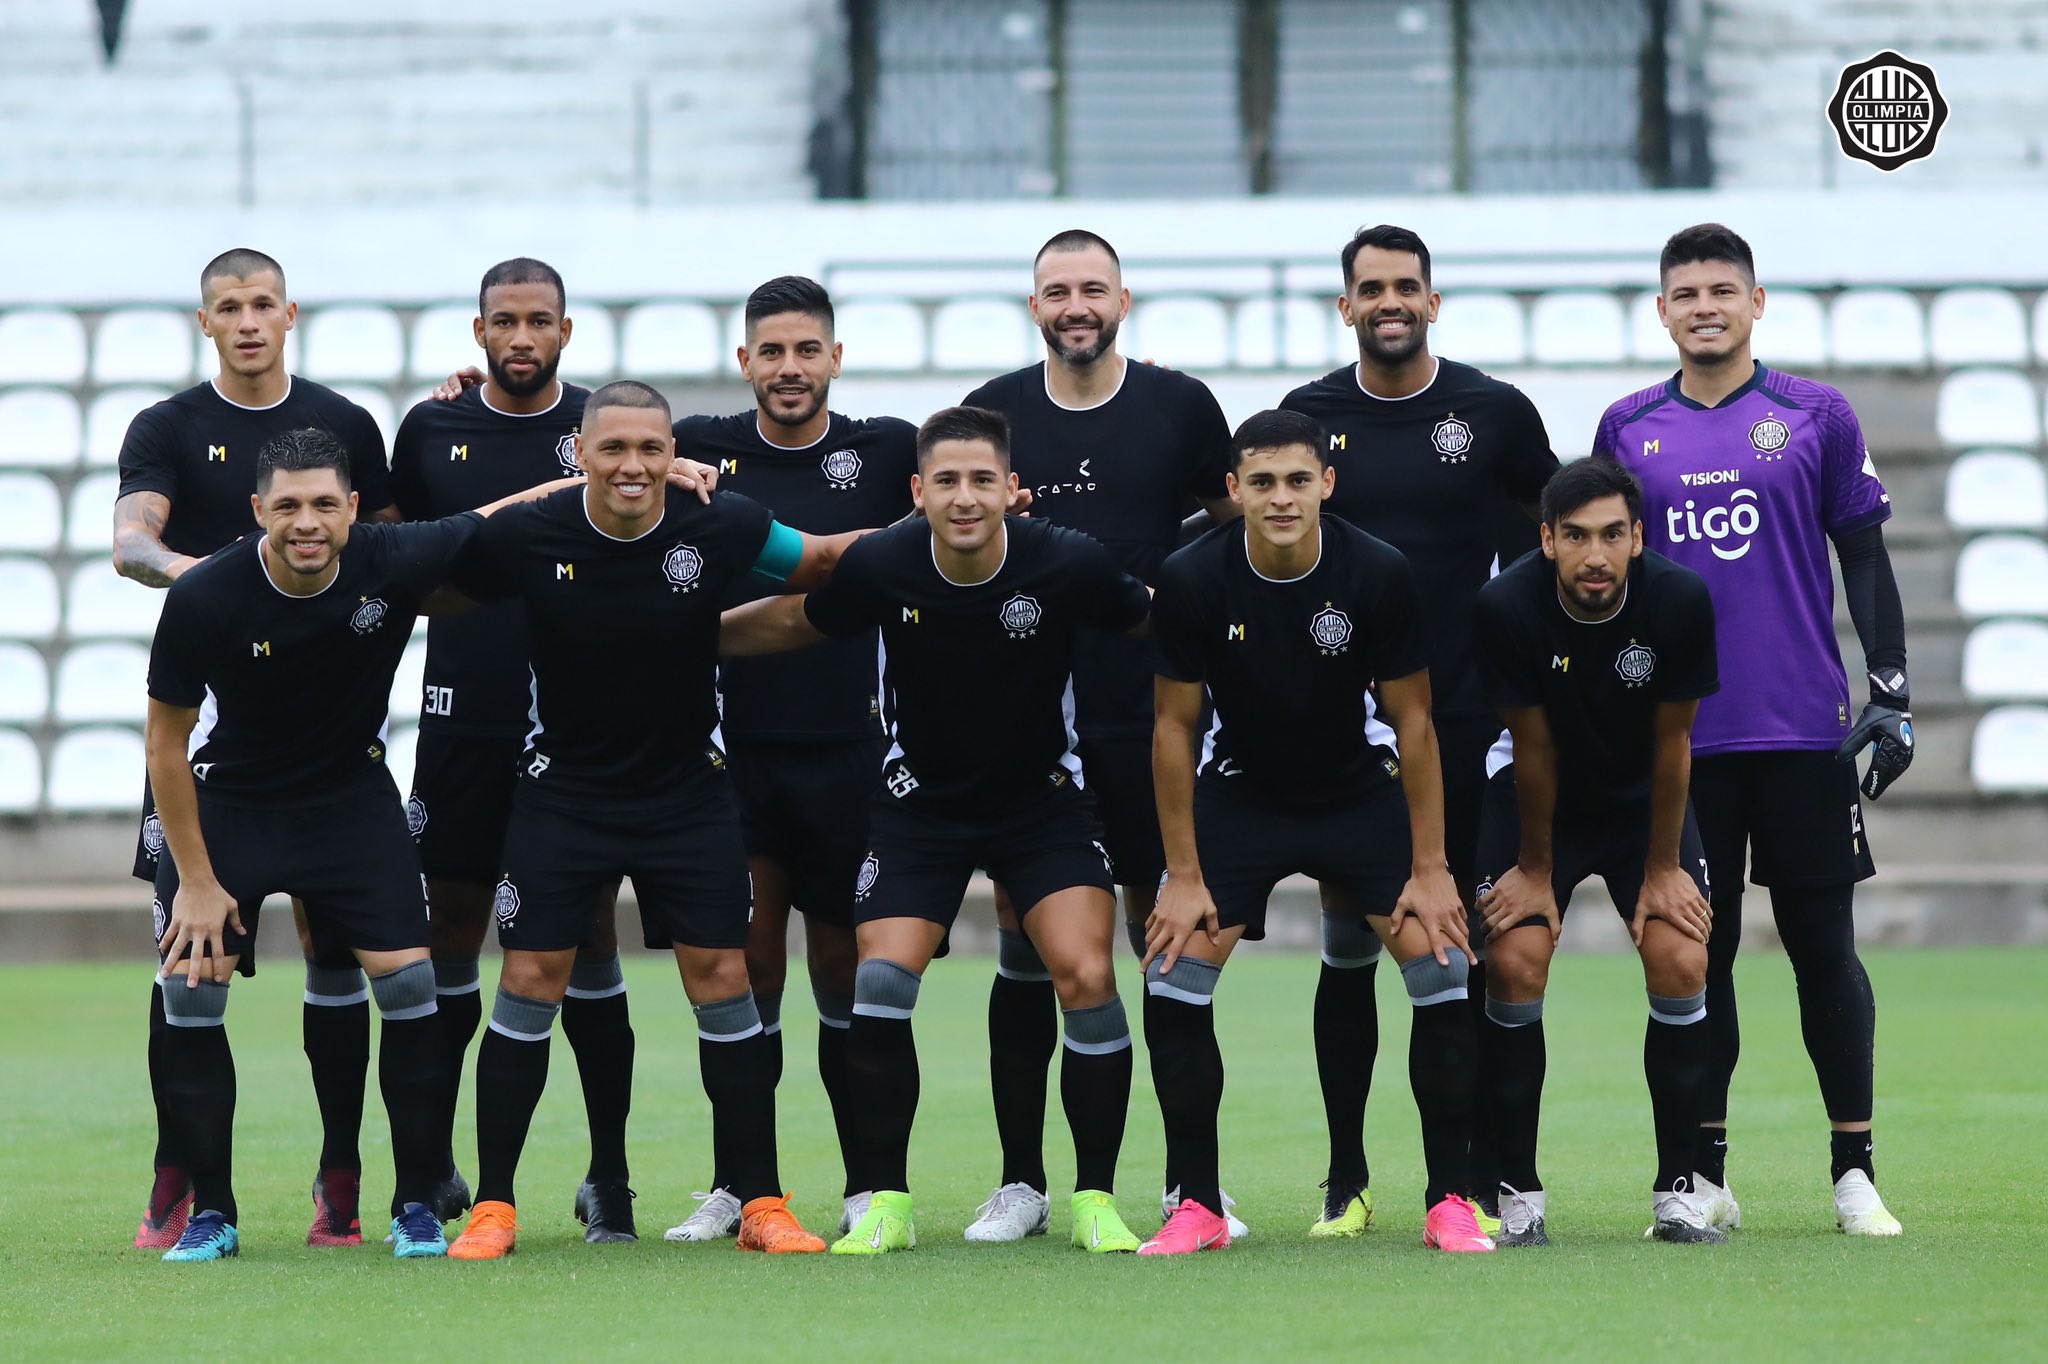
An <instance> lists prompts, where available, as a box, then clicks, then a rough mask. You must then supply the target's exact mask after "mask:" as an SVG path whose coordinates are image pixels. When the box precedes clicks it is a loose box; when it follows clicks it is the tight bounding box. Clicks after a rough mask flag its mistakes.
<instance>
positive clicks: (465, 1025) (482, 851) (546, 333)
mask: <svg viewBox="0 0 2048 1364" xmlns="http://www.w3.org/2000/svg"><path fill="white" fill-rule="evenodd" d="M567 307H568V300H567V295H566V292H565V290H564V289H563V286H562V277H561V275H560V274H558V273H557V272H556V271H555V270H554V269H553V268H552V267H551V266H549V265H547V264H545V263H544V262H542V261H537V260H532V259H529V258H527V257H519V258H516V259H513V260H506V261H500V262H499V263H498V264H496V265H493V266H492V267H491V268H490V269H489V270H488V271H486V272H485V274H484V277H483V283H482V285H481V286H480V288H479V290H478V298H477V317H476V321H475V323H474V324H473V325H474V330H475V336H476V341H477V344H478V345H479V346H481V347H482V348H483V351H484V355H485V359H486V365H487V367H488V369H489V378H488V379H487V380H486V382H484V383H483V384H482V385H480V386H477V387H472V388H468V389H465V390H463V391H462V392H461V395H460V396H459V397H457V398H455V399H454V400H453V401H450V402H440V401H434V400H431V399H430V400H428V401H425V402H421V403H419V404H417V405H416V406H415V407H414V408H413V409H412V410H411V411H410V412H408V413H406V415H405V420H404V421H403V422H401V423H400V424H399V427H398V435H397V438H396V439H394V440H393V442H392V446H391V493H392V496H393V497H394V498H395V499H396V500H397V503H398V509H399V510H400V511H401V512H402V513H404V515H405V517H406V519H407V520H412V521H417V520H426V519H432V518H434V517H440V516H448V515H451V514H453V513H454V512H456V511H459V510H461V509H463V508H465V507H473V506H476V505H478V504H479V503H481V502H485V501H489V500H491V499H493V498H496V497H502V496H505V495H506V494H508V493H511V492H513V491H516V490H518V489H522V488H529V487H532V486H534V485H535V484H538V483H542V482H545V481H547V480H549V479H557V478H562V477H564V476H569V475H574V474H576V473H577V466H576V435H575V433H576V428H577V425H578V424H579V423H580V422H581V421H582V419H583V403H584V400H585V399H586V398H588V397H589V396H590V393H589V390H587V389H583V388H578V387H576V386H575V385H573V384H565V383H563V382H561V380H560V379H558V378H557V377H556V370H557V368H558V367H559V365H560V363H561V353H562V347H563V346H565V345H567V344H568V343H569V341H570V339H571V336H572V335H573V333H574V330H575V326H574V322H573V320H572V319H571V318H570V317H569V316H568V314H567ZM530 701H531V696H530V693H529V690H528V673H527V662H526V626H525V621H524V618H523V617H522V616H521V614H520V609H519V606H518V604H517V603H514V602H500V603H496V604H494V605H491V606H488V607H485V608H483V609H480V610H477V611H473V612H469V613H467V614H463V615H450V616H439V617H437V618H435V619H434V620H433V622H432V623H431V624H430V626H429V627H428V633H427V667H426V679H425V693H424V697H423V704H422V705H421V707H420V743H419V756H418V760H417V764H416V766H415V768H414V773H413V786H412V793H411V797H410V799H408V800H407V802H406V819H407V822H408V824H409V825H410V827H411V828H412V832H413V837H414V839H415V840H416V841H417V842H418V844H419V849H420V865H421V867H422V869H423V870H424V871H425V872H426V875H427V896H428V900H429V901H430V903H431V904H432V905H433V909H434V916H433V917H434V983H435V989H436V991H437V993H438V995H439V997H440V1002H441V1020H442V1036H443V1038H444V1040H445V1041H446V1042H447V1045H448V1068H447V1077H448V1088H447V1092H446V1096H445V1101H444V1103H445V1107H446V1110H447V1119H448V1122H449V1124H450V1127H451V1129H452V1126H453V1123H454V1115H455V1101H456V1096H457V1093H458V1092H459V1090H460V1088H461V1083H462V1070H463V1061H464V1058H465V1056H466V1054H467V1052H468V1050H469V1043H470V1039H471V1038H473V1037H474V1036H476V1030H477V1027H478V1025H479V1024H480V1022H481V1021H482V1012H483V1009H482V995H481V992H480V989H479V980H478V969H477V959H478V954H479V952H480V951H481V950H482V947H483V940H484V930H485V928H486V927H488V926H489V924H490V922H491V888H492V885H493V883H495V882H496V880H497V878H498V873H499V871H500V870H501V858H502V854H503V852H504V847H505V824H506V821H507V820H508V819H509V818H510V817H511V813H512V790H513V786H514V784H515V783H516V781H517V779H518V774H519V754H520V752H521V750H522V749H523V748H524V747H525V741H526V731H527V730H528V729H529V728H531V727H532V722H531V720H530V719H529V717H528V706H529V704H530ZM616 890H617V887H616V886H612V887H606V888H604V889H603V890H601V891H600V892H599V896H598V902H597V908H596V913H595V918H594V921H593V929H592V934H591V937H590V938H589V939H588V940H586V941H585V942H583V943H582V944H580V945H579V947H578V950H577V958H576V965H575V967H574V969H573V970H572V971H571V973H570V980H569V986H568V990H567V993H566V995H565V997H564V998H563V1001H562V1032H563V1034H564V1035H565V1036H567V1037H568V1039H569V1045H570V1047H571V1048H572V1049H573V1050H574V1051H575V1053H576V1068H577V1072H578V1074H579V1075H580V1077H581V1079H582V1081H583V1100H584V1109H585V1111H586V1113H587V1114H588V1117H589V1126H590V1164H589V1167H588V1171H587V1173H586V1174H585V1176H584V1181H583V1184H582V1185H581V1187H579V1188H578V1190H577V1192H576V1200H575V1209H576V1216H577V1218H578V1219H579V1220H580V1221H582V1222H583V1223H584V1225H585V1227H586V1229H587V1230H586V1233H585V1239H586V1240H590V1241H631V1240H634V1239H635V1238H636V1230H635V1227H634V1221H633V1204H632V1194H631V1192H630V1190H629V1188H628V1185H627V1178H628V1171H627V1164H626V1117H627V1113H628V1111H629V1109H630V1107H631V1103H632V1084H633V1027H632V1021H631V1017H630V1014H629V1012H628V1009H627V1003H626V981H625V976H624V974H623V973H622V972H621V970H620V967H619V951H618V935H617V932H616V930H615V929H614V927H613V922H612V916H613V909H614V904H615V894H616ZM468 1206H469V1189H468V1186H467V1184H466V1183H465V1182H464V1181H463V1179H462V1177H461V1175H460V1174H458V1173H456V1171H455V1169H454V1162H453V1159H452V1156H451V1159H450V1162H449V1169H448V1171H447V1174H446V1177H445V1178H444V1181H443V1184H442V1189H441V1192H440V1194H439V1195H438V1197H437V1209H436V1210H437V1211H438V1212H439V1213H440V1215H441V1217H442V1219H443V1220H444V1221H452V1220H453V1219H454V1218H456V1217H457V1216H459V1215H460V1214H461V1213H462V1211H463V1209H465V1208H467V1207H468Z"/></svg>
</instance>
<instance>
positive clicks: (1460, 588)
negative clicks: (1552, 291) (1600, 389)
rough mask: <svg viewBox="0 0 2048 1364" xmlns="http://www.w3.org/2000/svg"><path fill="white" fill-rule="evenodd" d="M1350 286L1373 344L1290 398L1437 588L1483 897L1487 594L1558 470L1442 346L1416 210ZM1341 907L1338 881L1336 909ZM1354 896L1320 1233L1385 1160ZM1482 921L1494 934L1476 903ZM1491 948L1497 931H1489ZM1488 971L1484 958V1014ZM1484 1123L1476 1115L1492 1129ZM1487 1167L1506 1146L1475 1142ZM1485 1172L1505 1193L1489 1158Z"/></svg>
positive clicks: (1326, 973)
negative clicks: (1377, 1149) (1505, 524)
mask: <svg viewBox="0 0 2048 1364" xmlns="http://www.w3.org/2000/svg"><path fill="white" fill-rule="evenodd" d="M1338 259H1339V264H1340V265H1341V266H1342V269H1343V273H1344V294H1343V296H1342V297H1341V298H1339V299H1338V300H1337V312H1338V315H1339V316H1340V317H1342V318H1343V319H1344V324H1345V325H1346V326H1348V327H1350V328H1351V329H1352V330H1353V331H1354V332H1355V333H1356V334H1357V337H1358V361H1357V363H1356V364H1350V365H1345V366H1344V367H1343V368H1341V369H1337V370H1333V371H1331V372H1330V373H1329V374H1326V375H1324V376H1323V377H1322V378H1320V379H1318V380H1316V381H1315V382H1314V383H1311V384H1304V385H1303V386H1302V387H1300V388H1297V389H1295V390H1294V391H1293V392H1292V393H1289V394H1288V395H1287V396H1286V398H1284V399H1282V400H1281V403H1280V406H1281V407H1283V408H1286V409H1288V410H1290V411H1295V412H1301V413H1305V414H1306V415H1308V416H1310V417H1312V418H1314V419H1315V420H1316V421H1317V422H1319V423H1320V424H1321V425H1322V427H1323V429H1324V430H1325V432H1327V433H1328V443H1329V450H1328V453H1329V456H1330V459H1331V462H1332V465H1333V467H1335V468H1336V469H1337V470H1338V471H1339V473H1340V474H1341V475H1342V478H1341V479H1340V480H1339V482H1338V484H1337V491H1336V493H1335V495H1334V497H1333V498H1332V500H1331V503H1330V505H1329V508H1328V510H1329V511H1330V513H1331V514H1332V515H1335V516H1341V517H1343V518H1344V519H1345V520H1346V521H1349V522H1351V523H1352V524H1353V525H1355V526H1357V527H1359V528H1360V529H1361V530H1364V531H1366V532H1368V533H1370V534H1372V535H1375V536H1378V537H1379V538H1380V539H1382V540H1385V541H1386V542H1387V543H1388V544H1390V545H1392V546H1393V547H1394V548H1396V549H1398V550H1400V551H1401V553H1402V554H1403V555H1405V556H1406V557H1407V559H1408V562H1409V563H1410V564H1411V565H1413V566H1414V569H1415V580H1416V583H1417V585H1418V586H1419V587H1420V589H1421V591H1422V593H1423V620H1424V622H1425V629H1426V630H1427V632H1428V637H1429V656H1428V663H1429V674H1430V677H1431V679H1432V680H1433V682H1434V686H1435V690H1434V695H1435V702H1434V705H1435V721H1436V735H1437V742H1438V745H1439V747H1440V749H1441V751H1442V753H1443V769H1444V770H1443V788H1444V847H1445V851H1446V853H1447V854H1448V855H1449V858H1450V864H1451V876H1452V878H1453V879H1454V880H1455V881H1456V882H1457V885H1458V890H1459V893H1460V894H1462V895H1463V896H1464V897H1465V903H1466V904H1467V905H1470V904H1471V903H1472V895H1473V886H1474V879H1473V871H1472V864H1473V855H1474V853H1475V851H1476V849H1477V844H1478V837H1479V807H1480V797H1481V794H1482V792H1483V791H1484V789H1485V783H1486V750H1487V749H1488V748H1489V747H1491V746H1492V744H1493V741H1494V740H1495V739H1496V738H1497V737H1498V736H1499V734H1500V720H1499V717H1498V716H1496V715H1495V714H1494V712H1493V710H1492V708H1491V707H1489V706H1488V705H1487V704H1486V698H1485V696H1484V695H1483V694H1482V693H1481V691H1480V689H1479V683H1478V677H1477V674H1476V672H1475V671H1474V669H1473V666H1472V643H1471V617H1472V601H1473V598H1474V597H1475V596H1477V595H1478V592H1479V588H1480V585H1481V584H1482V583H1484V582H1485V581H1486V579H1487V577H1488V576H1489V574H1491V572H1492V571H1493V568H1494V558H1495V546H1496V543H1497V542H1498V540H1499V535H1498V528H1499V526H1500V523H1501V521H1502V520H1503V514H1504V512H1505V509H1506V508H1507V507H1509V506H1510V505H1518V506H1520V507H1522V508H1524V509H1525V510H1526V513H1527V518H1528V519H1529V520H1531V521H1533V520H1534V518H1535V515H1536V503H1537V499H1538V498H1539V497H1541V496H1542V492H1543V485H1544V483H1545V482H1546V481H1547V480H1548V479H1549V478H1550V476H1551V474H1553V473H1554V472H1556V470H1557V457H1556V456H1555V455H1554V454H1552V453H1551V450H1550V437H1549V435H1548V434H1547V433H1546V432H1545V431H1544V429H1543V418H1542V417H1541V416H1539V415H1538V414H1537V411H1536V407H1535V405H1534V404H1533V403H1531V402H1530V401H1529V399H1528V398H1527V397H1526V396H1524V395H1523V393H1522V391H1521V390H1520V389H1517V388H1516V387H1514V386H1513V385H1512V384H1508V383H1503V382H1502V381H1501V380H1499V379H1495V378H1492V377H1490V376H1488V375H1486V374H1482V373H1481V372H1480V371H1478V370H1476V369H1473V368H1472V367H1471V366H1469V365H1461V364H1459V363H1457V362H1456V361H1455V360H1446V359H1442V358H1441V357H1438V356H1436V355H1433V354H1431V353H1430V349H1429V327H1430V324H1431V323H1433V322H1435V321H1436V318H1437V311H1438V309H1439V308H1440V307H1441V306H1442V298H1441V296H1440V295H1439V294H1437V293H1436V292H1435V290H1434V289H1433V288H1432V287H1431V285H1430V258H1429V247H1428V246H1426V245H1425V244H1424V243H1423V241H1422V239H1421V238H1420V237H1419V236H1417V235H1416V234H1415V233H1414V232H1411V231H1409V230H1408V229H1407V228H1405V227H1393V226H1389V225H1386V224H1381V225H1379V226H1377V227H1364V228H1360V229H1359V230H1358V231H1357V232H1356V233H1354V234H1352V237H1351V240H1350V241H1348V242H1346V243H1345V244H1344V249H1343V250H1342V251H1341V252H1340V253H1339V258H1338ZM1333 907H1335V908H1340V909H1341V908H1345V907H1343V906H1336V905H1334V902H1333V900H1332V897H1331V896H1330V895H1329V894H1328V893H1327V891H1326V893H1325V895H1324V908H1325V909H1326V910H1329V909H1332V908H1333ZM1349 908H1350V909H1352V910H1353V911H1354V912H1351V913H1349V914H1343V913H1339V914H1332V915H1329V916H1328V917H1326V918H1325V919H1324V921H1323V972H1322V976H1321V978H1320V979H1319V980H1318V981H1317V985H1316V1005H1315V1020H1316V1021H1315V1029H1316V1069H1317V1071H1318V1073H1319V1074H1320V1076H1321V1078H1322V1085H1323V1103H1324V1108H1325V1111H1326V1112H1327V1113H1328V1115H1329V1119H1330V1124H1331V1126H1330V1144H1331V1149H1332V1151H1333V1152H1339V1153H1340V1155H1339V1156H1338V1158H1336V1159H1333V1161H1332V1163H1331V1167H1330V1180H1329V1186H1328V1189H1327V1193H1326V1196H1325V1199H1324V1207H1323V1216H1322V1218H1321V1220H1320V1221H1319V1222H1318V1223H1317V1224H1316V1226H1315V1227H1313V1228H1311V1231H1312V1232H1314V1233H1318V1234H1322V1235H1333V1234H1334V1235H1357V1234H1358V1233H1359V1232H1360V1231H1362V1230H1364V1228H1365V1226H1366V1224H1367V1223H1369V1222H1370V1221H1371V1220H1372V1194H1371V1190H1370V1188H1369V1187H1368V1186H1369V1184H1370V1182H1371V1180H1370V1172H1369V1168H1368V1166H1367V1164H1366V1159H1365V1147H1364V1144H1363V1140H1362V1133H1361V1131H1360V1122H1361V1118H1362V1115H1363V1114H1364V1112H1365V1100H1366V1094H1367V1092H1368V1091H1369V1090H1370V1088H1371V1085H1372V1065H1373V1058H1374V1056H1375V1054H1376V1053H1377V1052H1378V1050H1379V1019H1378V1015H1377V1013H1376V1011H1375V1006H1374V1003H1373V972H1374V969H1375V966H1376V964H1377V962H1378V958H1379V947H1378V945H1377V943H1376V941H1375V940H1374V938H1373V937H1372V935H1370V934H1368V933H1365V932H1362V931H1361V930H1360V929H1359V928H1358V927H1357V922H1358V916H1357V914H1356V913H1355V908H1356V907H1355V906H1352V907H1349ZM1471 919H1472V923H1471V924H1470V925H1469V931H1470V934H1471V936H1472V937H1473V938H1475V939H1477V938H1478V937H1479V936H1480V934H1479V929H1478V922H1477V920H1478V916H1477V914H1476V912H1474V913H1473V914H1472V916H1471ZM1472 946H1473V948H1474V950H1475V952H1478V953H1481V954H1483V953H1484V951H1485V948H1484V945H1483V944H1482V943H1480V942H1477V941H1475V942H1474V943H1473V944H1472ZM1484 986H1485V976H1484V968H1483V965H1482V964H1480V963H1479V962H1476V961H1475V963H1474V965H1473V967H1472V981H1471V983H1470V991H1469V992H1470V995H1471V1000H1470V1004H1471V1007H1472V1008H1473V1013H1474V1026H1475V1027H1476V1026H1477V1021H1478V1016H1479V1010H1480V1008H1481V1007H1483V1005H1482V996H1483V994H1484ZM1484 1127H1485V1125H1484V1124H1481V1125H1480V1127H1479V1128H1478V1129H1476V1130H1475V1134H1474V1135H1475V1137H1483V1134H1484ZM1473 1163H1474V1165H1475V1167H1484V1166H1486V1165H1487V1164H1489V1163H1490V1162H1489V1160H1488V1158H1487V1157H1486V1155H1485V1154H1484V1152H1483V1151H1475V1153H1474V1161H1473ZM1474 1174H1475V1176H1476V1178H1475V1180H1474V1183H1475V1185H1476V1187H1475V1188H1473V1189H1468V1190H1467V1191H1468V1192H1474V1193H1477V1194H1478V1195H1479V1197H1480V1199H1481V1201H1482V1203H1484V1202H1488V1201H1490V1200H1491V1198H1492V1192H1493V1182H1492V1180H1491V1179H1490V1178H1489V1177H1488V1176H1487V1174H1486V1172H1485V1170H1484V1169H1483V1168H1476V1169H1475V1171H1474Z"/></svg>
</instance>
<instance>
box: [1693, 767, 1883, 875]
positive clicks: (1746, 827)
mask: <svg viewBox="0 0 2048 1364" xmlns="http://www.w3.org/2000/svg"><path fill="white" fill-rule="evenodd" d="M1692 804H1693V809H1695V810H1696V811H1698V812H1699V820H1700V837H1701V838H1702V839H1703V840H1704V841H1705V843H1706V846H1707V860H1708V861H1709V862H1710V863H1712V864H1713V865H1714V866H1716V867H1719V868H1721V869H1722V872H1723V883H1722V889H1723V890H1729V889H1735V888H1739V887H1740V886H1741V885H1742V867H1743V854H1744V852H1745V851H1747V852H1748V854H1749V864H1750V865H1749V879H1750V880H1752V881H1754V882H1756V883H1757V884H1758V885H1760V886H1790V887H1799V886H1845V885H1852V884H1854V883H1855V882H1857V881H1867V880H1869V879H1870V878H1871V877H1872V876H1875V875H1876V874H1877V864H1876V863H1874V862H1873V861H1871V859H1870V839H1869V838H1868V837H1867V836H1866V835H1865V833H1864V831H1863V799H1862V794H1861V792H1859V791H1858V790H1857V788H1856V765H1855V764H1854V763H1845V762H1842V761H1840V760H1839V759H1837V758H1836V757H1835V753H1834V750H1833V749H1780V750H1777V751H1775V752H1770V753H1714V754H1710V755H1708V756H1706V757H1703V758H1701V757H1696V758H1694V759H1693V760H1692Z"/></svg>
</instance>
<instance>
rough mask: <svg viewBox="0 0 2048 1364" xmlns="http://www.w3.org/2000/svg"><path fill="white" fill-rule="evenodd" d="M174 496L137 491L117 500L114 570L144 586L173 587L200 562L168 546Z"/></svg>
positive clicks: (115, 507)
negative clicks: (167, 527) (166, 529)
mask: <svg viewBox="0 0 2048 1364" xmlns="http://www.w3.org/2000/svg"><path fill="white" fill-rule="evenodd" d="M170 519H171V499H170V498H168V497H165V496H164V495H163V494H162V493H152V492H133V493H129V494H127V495H126V496H125V497H122V498H121V499H120V500H118V501H116V502H115V503H114V571H115V572H116V573H119V574H120V575H121V576H122V577H124V578H133V579H134V580H135V581H136V582H139V583H141V584H142V585H143V586H144V587H169V586H170V585H171V584H172V583H173V582H174V581H176V580H177V577H178V575H179V574H180V573H183V572H184V571H185V570H186V569H188V568H190V567H192V565H194V564H196V563H198V562H199V560H198V559H196V558H194V557H193V556H192V555H190V554H180V553H178V552H177V551H176V550H173V549H168V548H166V547H165V545H164V539H163V536H164V526H165V525H166V524H168V523H169V521H170Z"/></svg>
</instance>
